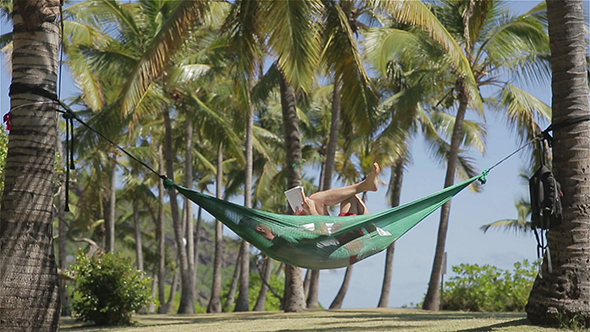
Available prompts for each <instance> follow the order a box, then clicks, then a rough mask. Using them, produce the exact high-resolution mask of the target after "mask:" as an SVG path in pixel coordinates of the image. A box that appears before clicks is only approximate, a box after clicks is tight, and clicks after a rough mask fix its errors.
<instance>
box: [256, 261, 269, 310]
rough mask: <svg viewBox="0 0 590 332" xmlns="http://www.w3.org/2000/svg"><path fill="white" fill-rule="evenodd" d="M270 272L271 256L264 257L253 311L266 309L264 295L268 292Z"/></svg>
mask: <svg viewBox="0 0 590 332" xmlns="http://www.w3.org/2000/svg"><path fill="white" fill-rule="evenodd" d="M271 274H272V258H270V257H266V258H265V259H264V265H263V267H262V275H261V276H260V278H261V279H262V286H260V292H259V293H258V298H257V299H256V304H255V305H254V311H264V310H266V295H267V294H268V285H269V284H270V277H271Z"/></svg>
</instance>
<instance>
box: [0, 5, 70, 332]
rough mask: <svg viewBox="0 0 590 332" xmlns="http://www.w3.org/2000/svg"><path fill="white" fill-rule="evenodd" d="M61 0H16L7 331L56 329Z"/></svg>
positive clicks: (3, 231) (5, 221) (3, 268)
mask: <svg viewBox="0 0 590 332" xmlns="http://www.w3.org/2000/svg"><path fill="white" fill-rule="evenodd" d="M59 5H60V2H59V1H38V2H34V3H31V2H30V1H23V0H15V1H14V12H13V23H14V31H13V53H12V56H13V58H12V73H13V77H12V85H11V91H10V95H11V115H12V131H11V132H10V135H9V142H8V155H7V157H6V167H5V187H4V194H3V195H2V199H1V210H2V213H0V257H2V259H1V260H0V330H2V331H16V332H18V331H39V332H44V331H57V330H58V328H59V316H60V303H59V280H58V277H57V265H56V262H55V256H54V251H53V227H52V225H53V187H54V184H53V180H54V161H55V140H56V137H57V112H56V111H57V106H56V104H55V103H54V102H53V101H52V100H51V99H53V98H55V97H52V96H55V93H56V79H57V72H58V51H59V27H58V25H57V23H56V20H57V19H58V17H59Z"/></svg>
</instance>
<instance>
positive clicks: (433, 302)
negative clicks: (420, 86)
mask: <svg viewBox="0 0 590 332" xmlns="http://www.w3.org/2000/svg"><path fill="white" fill-rule="evenodd" d="M457 88H458V90H459V96H458V99H459V109H458V110H457V116H456V117H455V125H454V127H453V134H452V136H451V147H450V151H449V160H448V163H447V174H446V176H445V186H444V187H445V188H446V187H450V186H452V185H453V184H454V183H455V171H456V170H457V157H458V156H459V148H460V145H461V141H462V137H463V121H464V119H465V113H466V112H467V105H468V104H469V98H468V96H467V93H466V92H465V91H466V88H465V83H464V82H463V79H459V80H458V82H457ZM450 214H451V201H448V202H447V203H445V204H444V205H443V206H442V209H441V212H440V223H439V226H438V238H437V241H436V250H435V253H434V262H433V264H432V272H431V274H430V281H429V282H428V291H427V292H426V297H425V299H424V304H423V306H422V308H423V309H425V310H435V311H437V310H439V308H440V283H441V276H442V266H443V257H444V253H445V243H446V240H447V230H448V228H449V216H450Z"/></svg>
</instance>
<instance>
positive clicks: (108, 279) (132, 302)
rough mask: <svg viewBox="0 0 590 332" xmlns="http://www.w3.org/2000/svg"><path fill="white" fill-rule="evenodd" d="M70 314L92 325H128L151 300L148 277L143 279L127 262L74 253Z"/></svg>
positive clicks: (122, 259)
mask: <svg viewBox="0 0 590 332" xmlns="http://www.w3.org/2000/svg"><path fill="white" fill-rule="evenodd" d="M72 269H73V270H74V271H75V273H76V277H75V278H76V286H75V291H74V301H75V302H74V305H73V309H74V315H75V316H76V318H77V319H78V320H82V321H91V322H94V323H95V324H96V325H130V324H131V315H132V314H133V313H135V312H136V311H137V310H140V309H142V308H144V307H145V306H147V305H148V304H149V303H150V302H151V301H152V297H151V291H150V285H151V278H143V273H142V272H141V271H138V270H135V269H133V267H132V265H131V262H130V261H129V260H127V259H125V258H123V257H121V256H120V255H117V254H114V253H108V254H104V255H100V256H95V257H91V258H88V257H86V256H85V255H84V254H83V253H79V254H78V261H77V263H76V264H75V265H74V266H72Z"/></svg>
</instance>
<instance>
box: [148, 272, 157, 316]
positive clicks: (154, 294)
mask: <svg viewBox="0 0 590 332" xmlns="http://www.w3.org/2000/svg"><path fill="white" fill-rule="evenodd" d="M158 285H159V284H158V274H157V273H155V272H154V273H152V298H154V299H155V298H156V297H157V296H158ZM147 311H148V313H154V312H155V311H156V302H155V301H150V305H149V306H148V310H147Z"/></svg>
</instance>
